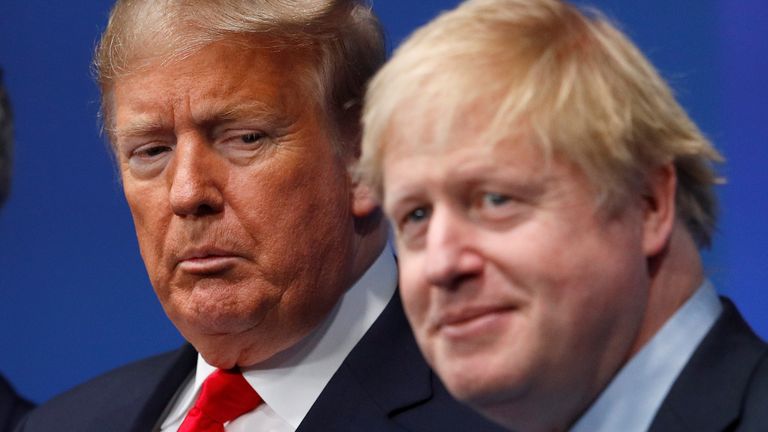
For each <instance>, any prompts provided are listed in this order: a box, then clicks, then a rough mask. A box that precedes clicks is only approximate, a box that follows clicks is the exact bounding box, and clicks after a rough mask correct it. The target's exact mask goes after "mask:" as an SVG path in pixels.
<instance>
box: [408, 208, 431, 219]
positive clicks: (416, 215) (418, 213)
mask: <svg viewBox="0 0 768 432" xmlns="http://www.w3.org/2000/svg"><path fill="white" fill-rule="evenodd" d="M428 216H429V212H428V211H427V209H425V208H424V207H419V208H416V209H414V210H413V211H411V212H410V213H408V214H407V215H406V216H405V219H406V222H421V221H423V220H424V219H426V218H427V217H428Z"/></svg>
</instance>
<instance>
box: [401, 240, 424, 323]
mask: <svg viewBox="0 0 768 432" xmlns="http://www.w3.org/2000/svg"><path fill="white" fill-rule="evenodd" d="M399 267H400V296H401V297H402V299H403V307H404V309H405V313H406V315H407V316H408V320H409V321H410V322H411V325H412V326H413V327H414V328H415V329H416V331H417V332H421V331H424V329H423V328H422V327H423V326H425V325H426V323H425V321H426V319H427V313H428V310H429V292H430V288H429V286H428V284H427V283H426V280H425V279H424V277H423V274H424V272H423V269H422V264H421V260H420V259H419V257H418V255H416V254H407V253H405V254H404V253H401V254H400V255H399Z"/></svg>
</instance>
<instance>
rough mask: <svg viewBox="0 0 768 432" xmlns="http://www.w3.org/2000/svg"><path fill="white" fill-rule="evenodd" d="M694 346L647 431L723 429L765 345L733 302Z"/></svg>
mask: <svg viewBox="0 0 768 432" xmlns="http://www.w3.org/2000/svg"><path fill="white" fill-rule="evenodd" d="M722 300H723V313H722V315H721V316H720V318H719V319H718V320H717V322H715V325H714V326H713V327H712V329H711V330H710V331H709V333H708V334H707V336H706V337H705V338H704V340H703V341H702V342H701V344H700V345H699V347H698V348H697V349H696V351H695V352H694V354H693V356H692V357H691V359H690V360H689V361H688V363H687V364H686V366H685V368H684V369H683V371H682V373H681V374H680V376H679V377H678V379H677V380H676V381H675V383H674V385H673V386H672V389H671V390H670V392H669V394H668V395H667V397H666V399H665V400H664V402H663V403H662V405H661V407H660V408H659V411H658V413H657V414H656V417H655V418H654V420H653V423H652V424H651V427H650V429H649V431H650V432H667V431H669V432H672V431H696V432H699V431H727V430H731V429H732V428H733V427H734V426H735V425H736V423H737V422H738V420H739V415H740V412H741V409H742V407H741V404H742V400H743V395H744V393H745V391H746V388H747V386H748V385H749V380H750V377H751V375H752V373H753V370H754V369H755V367H756V366H757V364H758V361H759V359H760V357H761V356H762V355H763V354H764V353H765V351H766V346H765V344H764V343H763V342H762V341H760V339H759V338H758V337H757V336H756V335H755V334H754V333H753V332H752V330H751V329H750V328H749V326H748V325H747V324H746V323H745V322H744V320H743V318H742V317H741V315H740V314H739V313H738V311H737V310H736V308H735V307H734V306H733V304H732V303H731V302H730V301H729V300H727V299H722Z"/></svg>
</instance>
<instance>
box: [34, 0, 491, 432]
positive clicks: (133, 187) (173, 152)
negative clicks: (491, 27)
mask: <svg viewBox="0 0 768 432" xmlns="http://www.w3.org/2000/svg"><path fill="white" fill-rule="evenodd" d="M383 52H384V49H383V43H382V36H381V33H380V29H379V24H378V22H377V20H376V19H375V17H374V16H373V14H372V12H371V10H370V7H369V6H368V5H366V4H364V3H362V2H361V1H358V0H304V1H292V2H276V1H268V0H118V1H117V3H116V4H115V6H114V8H113V10H112V13H111V16H110V20H109V25H108V26H107V28H106V30H105V32H104V34H103V36H102V39H101V42H100V45H99V48H98V50H97V53H96V60H95V66H96V71H97V75H98V81H99V85H100V88H101V91H102V108H103V109H102V113H103V121H104V126H105V130H106V133H107V134H108V136H109V138H110V141H111V143H112V149H113V150H114V153H115V159H116V161H117V164H118V167H119V171H120V176H121V180H122V186H123V189H124V193H125V197H126V199H127V201H128V205H129V207H130V210H131V213H132V215H133V220H134V224H135V228H136V233H137V237H138V241H139V246H140V249H141V255H142V258H143V260H144V263H145V265H146V267H147V272H148V274H149V278H150V280H151V282H152V285H153V287H154V289H155V292H156V294H157V296H158V298H159V300H160V303H161V304H162V306H163V308H164V309H165V312H166V313H167V315H168V317H169V318H170V319H171V321H172V322H173V323H174V325H175V326H176V327H177V328H178V329H179V331H180V332H181V334H182V335H183V336H184V337H185V338H186V339H187V340H188V341H189V342H190V345H188V346H186V347H184V348H182V349H181V350H179V351H176V352H173V353H170V354H166V355H161V356H158V357H155V358H152V359H149V360H145V361H141V362H137V363H134V364H131V365H128V366H126V367H124V368H121V369H119V370H117V371H114V372H111V373H108V374H106V375H104V376H101V377H99V378H96V379H95V380H93V381H91V382H89V383H86V384H84V385H82V386H79V387H77V388H75V389H74V390H72V391H70V392H68V393H66V394H64V395H62V396H60V397H58V398H56V399H54V400H52V401H51V402H49V403H47V404H45V405H44V406H42V407H41V408H40V409H38V410H37V411H35V412H34V413H33V414H32V415H31V416H30V417H28V419H27V421H26V422H25V424H24V425H23V427H22V428H21V430H23V431H52V430H57V431H77V432H88V431H93V432H97V431H98V432H104V431H110V432H116V431H151V430H156V431H163V432H165V431H184V432H202V431H219V432H221V431H225V430H226V431H229V432H238V431H276V432H283V431H290V432H293V431H300V432H303V431H323V432H326V431H367V432H368V431H400V430H409V431H434V432H438V431H469V430H477V431H480V430H483V431H485V430H493V428H494V427H495V426H493V425H491V424H490V422H488V421H487V420H485V419H483V418H482V417H480V416H479V415H477V414H475V413H474V412H472V411H470V410H469V409H468V408H466V407H464V406H462V405H460V404H458V403H457V402H456V401H455V400H453V399H452V398H451V397H450V396H449V395H448V393H447V391H446V390H445V389H444V388H443V387H442V385H441V384H440V382H439V380H437V378H436V377H434V376H433V374H432V373H431V371H430V369H429V368H428V366H427V365H426V363H425V362H424V360H423V358H422V357H421V354H420V353H419V351H418V348H417V346H416V343H415V341H414V340H413V337H412V335H411V333H410V331H409V328H408V325H407V322H406V320H405V316H404V314H403V311H402V306H401V304H400V301H399V297H398V296H397V295H396V279H397V273H396V267H395V261H394V257H393V255H392V252H391V251H390V250H389V248H388V247H387V246H386V243H387V233H386V227H385V224H384V223H383V222H382V220H383V218H381V215H380V212H379V210H378V208H377V207H376V204H375V202H374V201H373V200H372V198H371V196H370V194H369V193H368V192H367V189H366V188H365V187H364V186H361V185H359V184H356V183H354V182H353V181H352V180H351V178H350V175H349V173H348V170H347V168H348V166H349V165H350V164H352V163H353V162H354V161H355V160H356V158H357V155H358V154H359V138H360V126H359V114H360V110H361V105H362V95H363V92H364V86H365V84H366V82H367V81H368V78H369V77H370V76H371V75H372V74H373V73H374V72H375V70H376V69H377V68H378V66H379V65H380V63H381V62H382V60H383V56H384V54H383Z"/></svg>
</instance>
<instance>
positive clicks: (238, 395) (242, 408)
mask: <svg viewBox="0 0 768 432" xmlns="http://www.w3.org/2000/svg"><path fill="white" fill-rule="evenodd" d="M261 402H262V399H261V397H260V396H259V395H258V393H256V391H255V390H253V388H252V387H251V385H250V384H248V381H246V380H245V378H244V377H243V375H242V374H241V373H240V372H238V371H232V370H222V369H217V370H216V371H215V372H214V373H212V374H211V375H210V376H209V377H208V378H207V379H206V380H205V382H203V387H202V389H201V390H200V396H199V397H198V398H197V402H195V406H194V407H192V409H191V410H190V411H189V413H188V414H187V417H186V418H185V419H184V422H183V423H182V424H181V427H179V432H222V431H223V430H224V423H226V422H228V421H232V420H234V419H236V418H238V417H240V416H241V415H243V414H245V413H247V412H249V411H252V410H254V409H255V408H256V407H258V406H259V404H261Z"/></svg>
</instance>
